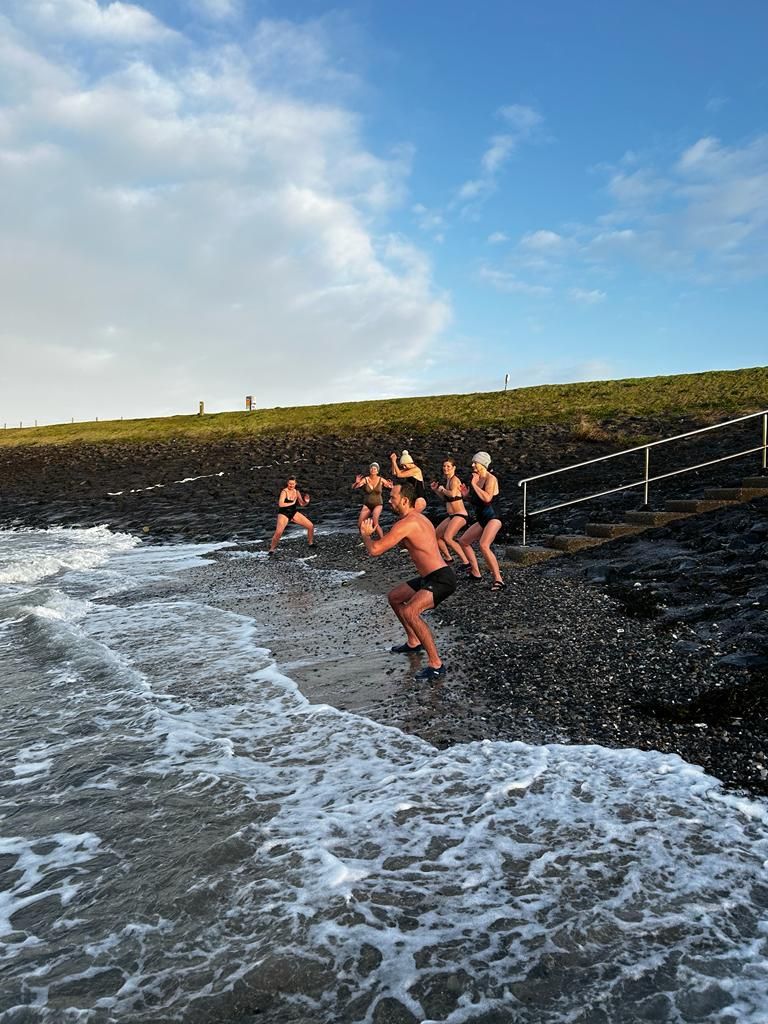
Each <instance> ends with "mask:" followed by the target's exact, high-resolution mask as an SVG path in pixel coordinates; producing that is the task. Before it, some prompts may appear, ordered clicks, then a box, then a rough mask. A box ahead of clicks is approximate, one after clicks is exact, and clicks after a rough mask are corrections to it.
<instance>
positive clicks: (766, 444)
mask: <svg viewBox="0 0 768 1024" xmlns="http://www.w3.org/2000/svg"><path fill="white" fill-rule="evenodd" d="M758 416H762V418H763V441H762V444H760V445H758V446H757V447H756V448H748V449H747V450H746V451H743V452H735V453H734V454H732V455H724V456H722V458H719V459H711V460H710V461H708V462H700V463H698V464H697V465H695V466H685V467H684V468H683V469H675V470H673V471H672V472H671V473H660V474H659V475H658V476H651V475H650V461H651V451H650V450H651V448H656V447H657V446H658V445H662V444H670V443H671V442H672V441H681V440H682V439H683V438H686V437H694V436H695V435H696V434H706V433H707V432H708V431H710V430H722V429H723V428H724V427H731V426H733V424H734V423H743V422H744V421H745V420H753V419H757V417H758ZM636 452H645V473H644V475H643V478H642V479H641V480H635V481H633V482H632V483H631V484H622V485H621V486H620V487H612V488H610V489H609V490H607V491H596V492H595V493H594V494H587V495H585V496H584V497H582V498H573V499H571V500H570V501H561V502H559V503H558V504H557V505H548V506H547V507H546V508H538V509H536V510H535V511H533V512H529V511H528V484H529V483H532V482H533V481H534V480H542V479H543V478H544V477H548V476H557V475H558V474H559V473H569V472H571V470H574V469H582V468H583V467H584V466H594V465H595V464H596V463H598V462H607V461H608V459H617V458H619V456H622V455H634V454H635V453H636ZM755 452H762V453H763V454H762V465H763V472H765V470H766V468H768V409H764V410H763V411H762V412H753V413H749V415H747V416H738V417H737V418H736V419H733V420H727V421H726V422H725V423H715V424H713V425H712V426H710V427H700V428H699V429H698V430H689V431H687V432H686V433H685V434H675V435H674V436H673V437H664V438H662V439H661V440H660V441H649V442H648V444H639V445H637V446H636V447H634V448H625V449H624V450H623V451H621V452H612V453H611V454H610V455H601V456H600V457H599V458H597V459H587V461H586V462H576V463H574V464H573V465H572V466H563V467H562V468H561V469H550V470H549V471H548V472H546V473H538V474H537V475H536V476H527V477H525V479H523V480H518V483H517V486H518V487H522V488H523V544H525V543H526V533H527V526H528V519H529V518H530V517H531V516H539V515H541V514H542V513H544V512H553V511H554V510H555V509H558V508H566V507H567V506H568V505H578V504H580V503H581V502H582V501H590V500H591V499H592V498H603V497H605V495H606V494H616V493H618V492H619V491H628V490H630V489H631V488H633V487H644V488H645V496H644V501H643V504H645V505H647V504H648V490H649V485H650V484H652V483H655V482H656V481H657V480H666V479H667V478H668V477H672V476H680V475H681V474H682V473H691V472H692V471H693V470H696V469H704V468H705V467H706V466H714V465H716V464H717V463H719V462H728V461H729V460H730V459H738V458H741V456H743V455H753V454H754V453H755Z"/></svg>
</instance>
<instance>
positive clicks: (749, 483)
mask: <svg viewBox="0 0 768 1024" xmlns="http://www.w3.org/2000/svg"><path fill="white" fill-rule="evenodd" d="M741 486H742V487H749V488H750V489H752V488H754V487H756V488H757V489H758V490H762V489H763V488H764V487H768V476H745V477H744V479H743V480H742V481H741Z"/></svg>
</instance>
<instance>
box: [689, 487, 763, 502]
mask: <svg viewBox="0 0 768 1024" xmlns="http://www.w3.org/2000/svg"><path fill="white" fill-rule="evenodd" d="M767 494H768V487H712V488H709V489H708V490H706V491H704V497H705V498H708V499H709V500H710V501H750V500H751V499H752V498H763V497H765V495H767Z"/></svg>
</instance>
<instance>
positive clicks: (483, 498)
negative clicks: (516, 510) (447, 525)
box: [460, 452, 506, 590]
mask: <svg viewBox="0 0 768 1024" xmlns="http://www.w3.org/2000/svg"><path fill="white" fill-rule="evenodd" d="M490 465H491V456H490V455H489V454H488V452H476V454H475V455H473V456H472V480H471V481H470V484H469V487H465V488H464V491H465V492H466V493H465V496H468V497H469V501H470V504H471V505H472V508H473V509H474V512H475V522H474V523H473V524H472V525H471V526H470V528H469V529H468V530H466V531H465V533H464V535H463V536H462V538H461V541H460V544H461V546H462V548H464V554H465V555H466V556H467V558H468V560H469V565H470V578H471V579H475V580H479V579H480V569H479V567H478V564H477V557H476V556H475V552H474V551H473V550H472V545H473V544H474V543H475V542H476V541H479V544H478V547H479V548H480V551H481V552H482V555H483V558H484V559H485V564H486V565H487V566H488V568H489V569H490V570H491V573H492V575H493V583H492V584H491V590H503V589H504V587H505V586H506V584H505V583H504V580H503V579H502V578H501V571H500V570H499V563H498V561H497V559H496V555H494V553H493V551H492V550H491V544H493V542H494V540H495V539H496V534H497V533H498V532H499V530H500V529H501V527H502V525H503V524H502V522H501V518H500V517H499V513H498V511H497V510H496V509H495V508H494V505H493V503H494V500H497V499H498V497H499V481H498V480H497V479H496V477H495V476H494V475H493V473H491V471H490V469H489V466H490Z"/></svg>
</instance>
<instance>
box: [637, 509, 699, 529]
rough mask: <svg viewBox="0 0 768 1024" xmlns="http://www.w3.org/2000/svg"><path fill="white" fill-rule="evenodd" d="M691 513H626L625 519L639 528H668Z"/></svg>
mask: <svg viewBox="0 0 768 1024" xmlns="http://www.w3.org/2000/svg"><path fill="white" fill-rule="evenodd" d="M689 515H691V513H690V512H625V513H624V518H625V519H626V521H627V522H628V523H635V524H637V525H638V526H666V525H667V523H673V522H674V521H675V520H676V519H685V518H687V517H688V516H689Z"/></svg>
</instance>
